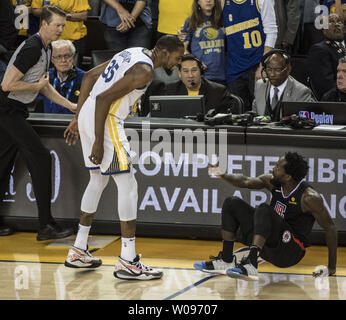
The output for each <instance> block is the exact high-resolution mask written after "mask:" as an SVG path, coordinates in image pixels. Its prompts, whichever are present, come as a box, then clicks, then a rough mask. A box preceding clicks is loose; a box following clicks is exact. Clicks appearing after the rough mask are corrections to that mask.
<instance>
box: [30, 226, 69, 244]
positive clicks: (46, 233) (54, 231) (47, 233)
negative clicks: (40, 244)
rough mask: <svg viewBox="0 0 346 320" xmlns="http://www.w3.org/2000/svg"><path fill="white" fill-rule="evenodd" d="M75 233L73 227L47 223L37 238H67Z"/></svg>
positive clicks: (39, 239) (41, 239)
mask: <svg viewBox="0 0 346 320" xmlns="http://www.w3.org/2000/svg"><path fill="white" fill-rule="evenodd" d="M71 234H73V229H72V228H66V229H63V228H62V227H60V226H59V225H58V224H47V225H46V226H45V227H44V228H43V229H40V230H39V231H38V234H37V237H36V240H37V241H43V240H50V239H61V238H66V237H68V236H70V235H71Z"/></svg>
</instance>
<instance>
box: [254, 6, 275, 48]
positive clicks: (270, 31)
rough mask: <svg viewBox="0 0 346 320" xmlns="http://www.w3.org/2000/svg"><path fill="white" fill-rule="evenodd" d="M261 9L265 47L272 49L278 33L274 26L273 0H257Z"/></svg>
mask: <svg viewBox="0 0 346 320" xmlns="http://www.w3.org/2000/svg"><path fill="white" fill-rule="evenodd" d="M258 4H259V7H260V9H261V17H262V22H263V31H264V33H265V34H266V41H265V44H264V45H265V46H267V47H271V48H274V47H275V42H276V38H277V33H278V27H277V25H276V18H275V10H274V0H258Z"/></svg>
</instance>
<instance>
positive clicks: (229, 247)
mask: <svg viewBox="0 0 346 320" xmlns="http://www.w3.org/2000/svg"><path fill="white" fill-rule="evenodd" d="M233 248H234V241H230V240H223V241H222V260H223V261H225V262H227V263H231V262H232V261H233Z"/></svg>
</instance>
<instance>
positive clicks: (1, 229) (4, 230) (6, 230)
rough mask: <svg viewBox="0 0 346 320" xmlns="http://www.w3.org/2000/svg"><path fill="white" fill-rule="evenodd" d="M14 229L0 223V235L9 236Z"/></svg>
mask: <svg viewBox="0 0 346 320" xmlns="http://www.w3.org/2000/svg"><path fill="white" fill-rule="evenodd" d="M12 233H14V230H13V229H12V228H10V227H8V226H4V225H0V236H9V235H10V234H12Z"/></svg>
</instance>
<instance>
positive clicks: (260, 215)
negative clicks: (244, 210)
mask: <svg viewBox="0 0 346 320" xmlns="http://www.w3.org/2000/svg"><path fill="white" fill-rule="evenodd" d="M272 215H273V208H272V207H270V206H269V205H268V204H266V203H262V204H260V205H259V206H258V207H257V208H256V210H255V214H254V233H255V234H259V235H261V236H263V237H264V238H268V237H269V235H270V232H271V228H272Z"/></svg>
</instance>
